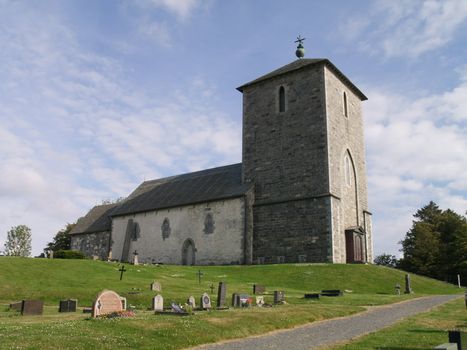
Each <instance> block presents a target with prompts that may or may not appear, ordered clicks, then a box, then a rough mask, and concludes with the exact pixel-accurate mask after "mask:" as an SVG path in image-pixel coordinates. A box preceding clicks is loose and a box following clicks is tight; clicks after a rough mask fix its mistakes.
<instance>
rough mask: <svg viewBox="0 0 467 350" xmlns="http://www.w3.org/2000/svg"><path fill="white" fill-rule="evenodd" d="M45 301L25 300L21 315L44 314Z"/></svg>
mask: <svg viewBox="0 0 467 350" xmlns="http://www.w3.org/2000/svg"><path fill="white" fill-rule="evenodd" d="M43 310H44V303H43V302H42V301H41V300H23V302H22V306H21V315H25V316H29V315H42V312H43Z"/></svg>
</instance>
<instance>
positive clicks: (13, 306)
mask: <svg viewBox="0 0 467 350" xmlns="http://www.w3.org/2000/svg"><path fill="white" fill-rule="evenodd" d="M22 308H23V302H22V301H20V302H17V303H13V304H10V310H15V311H21V309H22Z"/></svg>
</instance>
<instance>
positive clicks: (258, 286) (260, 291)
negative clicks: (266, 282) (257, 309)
mask: <svg viewBox="0 0 467 350" xmlns="http://www.w3.org/2000/svg"><path fill="white" fill-rule="evenodd" d="M265 291H266V287H265V286H263V285H261V284H255V285H253V294H264V292H265Z"/></svg>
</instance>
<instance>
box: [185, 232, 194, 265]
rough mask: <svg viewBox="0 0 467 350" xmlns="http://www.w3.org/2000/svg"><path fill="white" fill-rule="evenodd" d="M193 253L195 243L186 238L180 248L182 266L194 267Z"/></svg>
mask: <svg viewBox="0 0 467 350" xmlns="http://www.w3.org/2000/svg"><path fill="white" fill-rule="evenodd" d="M195 252H196V249H195V243H194V242H193V240H192V239H191V238H188V239H187V240H185V242H184V243H183V247H182V265H195V261H196V259H195Z"/></svg>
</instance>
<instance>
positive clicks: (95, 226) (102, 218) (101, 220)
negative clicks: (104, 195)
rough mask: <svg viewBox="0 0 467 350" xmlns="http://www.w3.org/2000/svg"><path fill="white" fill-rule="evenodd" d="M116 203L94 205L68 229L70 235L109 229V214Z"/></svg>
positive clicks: (110, 224)
mask: <svg viewBox="0 0 467 350" xmlns="http://www.w3.org/2000/svg"><path fill="white" fill-rule="evenodd" d="M117 205H118V203H116V204H105V205H96V206H95V207H94V208H92V209H91V210H90V211H89V212H88V213H87V214H86V215H85V216H83V217H82V218H79V219H78V222H77V223H76V226H75V227H74V228H73V229H72V230H71V231H70V235H75V234H79V233H92V232H102V231H110V229H111V226H112V223H111V220H110V214H111V213H112V211H113V210H114V209H115V207H116V206H117Z"/></svg>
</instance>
